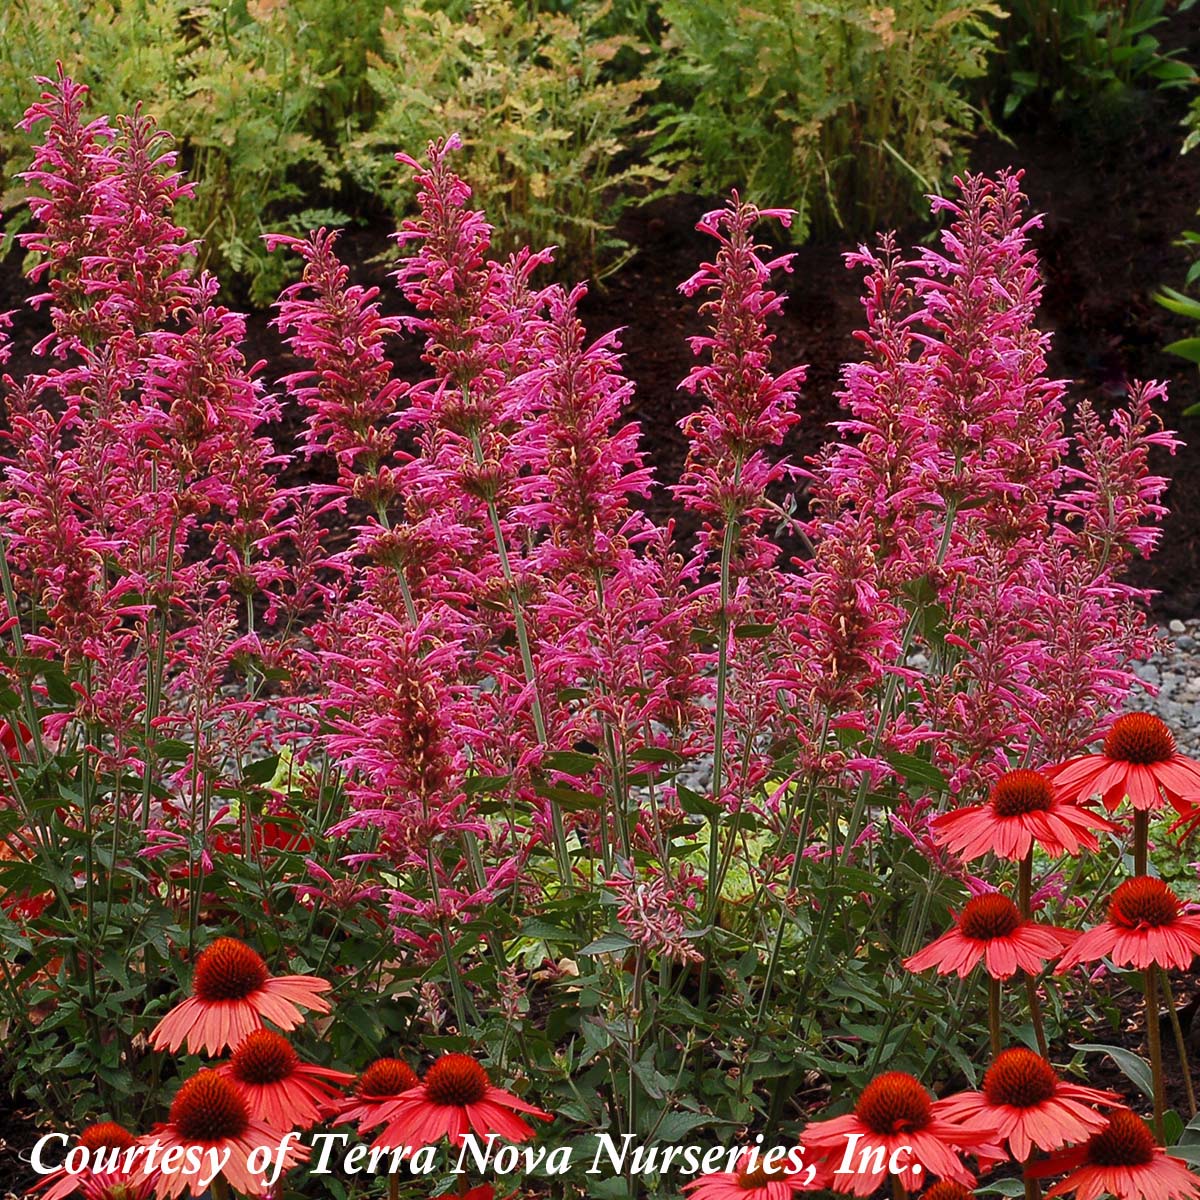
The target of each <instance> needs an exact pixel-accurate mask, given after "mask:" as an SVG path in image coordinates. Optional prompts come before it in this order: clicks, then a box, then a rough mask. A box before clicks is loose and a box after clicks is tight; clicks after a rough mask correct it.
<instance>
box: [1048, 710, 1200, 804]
mask: <svg viewBox="0 0 1200 1200" xmlns="http://www.w3.org/2000/svg"><path fill="white" fill-rule="evenodd" d="M1050 780H1051V782H1052V783H1053V784H1054V787H1055V790H1056V791H1057V792H1058V794H1059V796H1060V798H1061V799H1063V800H1067V801H1074V802H1076V803H1080V802H1082V801H1084V800H1088V799H1090V798H1091V797H1092V796H1096V795H1099V796H1100V798H1101V800H1103V802H1104V807H1105V808H1107V809H1108V810H1109V812H1112V811H1113V810H1114V809H1115V808H1116V807H1117V806H1118V805H1119V804H1120V803H1121V801H1122V800H1123V799H1124V798H1125V797H1126V796H1128V797H1129V802H1130V804H1132V805H1133V807H1134V808H1135V809H1136V810H1138V811H1142V812H1147V811H1150V810H1152V809H1156V808H1161V807H1162V804H1163V797H1164V796H1165V797H1166V798H1167V799H1168V800H1169V801H1170V802H1171V804H1172V805H1174V807H1175V808H1176V809H1177V810H1178V811H1179V812H1180V813H1182V814H1185V815H1187V814H1190V813H1191V812H1192V804H1191V803H1190V801H1191V800H1192V799H1194V798H1197V797H1200V763H1198V762H1196V761H1194V760H1193V759H1190V758H1188V757H1186V756H1185V755H1183V754H1180V753H1179V751H1178V750H1177V749H1176V748H1175V735H1174V734H1172V732H1171V731H1170V729H1168V728H1167V725H1166V723H1165V722H1164V721H1162V720H1161V719H1160V718H1159V717H1156V716H1153V715H1152V714H1150V713H1140V712H1137V713H1126V714H1125V715H1124V716H1122V717H1118V718H1117V720H1116V722H1115V723H1114V724H1113V727H1112V728H1111V729H1110V730H1109V731H1108V736H1107V737H1106V738H1105V739H1104V749H1103V750H1102V751H1101V753H1099V754H1083V755H1080V756H1079V757H1078V758H1071V759H1068V760H1067V761H1066V762H1065V763H1062V764H1061V765H1060V766H1057V767H1054V768H1052V770H1051V772H1050Z"/></svg>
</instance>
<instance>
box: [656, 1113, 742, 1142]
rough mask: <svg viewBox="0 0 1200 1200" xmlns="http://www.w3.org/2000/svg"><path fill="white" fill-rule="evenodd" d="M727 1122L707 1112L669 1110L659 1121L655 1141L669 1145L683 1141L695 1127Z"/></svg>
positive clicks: (699, 1127)
mask: <svg viewBox="0 0 1200 1200" xmlns="http://www.w3.org/2000/svg"><path fill="white" fill-rule="evenodd" d="M726 1123H727V1122H724V1121H718V1120H717V1119H716V1118H715V1117H710V1116H708V1115H707V1114H706V1113H695V1112H669V1113H667V1115H666V1116H665V1117H663V1119H662V1120H661V1121H660V1122H659V1124H658V1128H657V1129H656V1130H655V1131H654V1140H655V1142H662V1143H664V1144H665V1145H668V1146H669V1145H672V1144H674V1143H676V1142H682V1141H683V1140H684V1138H686V1137H687V1135H688V1134H689V1133H691V1132H692V1130H694V1129H703V1128H704V1127H705V1126H706V1125H723V1124H726Z"/></svg>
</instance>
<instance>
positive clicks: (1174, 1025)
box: [1152, 967, 1196, 1118]
mask: <svg viewBox="0 0 1200 1200" xmlns="http://www.w3.org/2000/svg"><path fill="white" fill-rule="evenodd" d="M1152 970H1154V971H1155V972H1158V971H1159V968H1158V967H1153V968H1152ZM1161 976H1162V988H1163V999H1164V1000H1165V1001H1166V1002H1167V1013H1168V1014H1169V1015H1170V1017H1171V1029H1172V1031H1173V1032H1174V1034H1175V1050H1176V1052H1177V1053H1178V1055H1179V1070H1180V1072H1181V1073H1182V1075H1183V1085H1184V1088H1185V1089H1186V1090H1187V1102H1188V1117H1189V1118H1192V1117H1195V1115H1196V1089H1195V1088H1194V1087H1193V1086H1192V1068H1191V1066H1190V1065H1189V1063H1188V1054H1187V1040H1186V1039H1185V1038H1184V1036H1183V1026H1182V1025H1180V1023H1179V1013H1178V1011H1177V1010H1176V1008H1175V997H1174V996H1173V995H1172V994H1171V979H1170V976H1169V975H1168V974H1167V973H1166V971H1162V972H1161Z"/></svg>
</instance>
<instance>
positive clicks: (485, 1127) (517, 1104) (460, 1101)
mask: <svg viewBox="0 0 1200 1200" xmlns="http://www.w3.org/2000/svg"><path fill="white" fill-rule="evenodd" d="M519 1112H521V1113H527V1114H528V1115H529V1116H532V1117H537V1118H539V1119H540V1120H542V1121H552V1120H554V1114H553V1113H548V1112H543V1111H542V1110H541V1109H540V1108H534V1106H533V1105H532V1104H527V1103H526V1102H525V1101H524V1100H522V1099H520V1098H519V1097H517V1096H514V1095H513V1094H512V1093H511V1092H505V1091H502V1090H501V1089H500V1088H498V1087H493V1086H492V1083H491V1080H489V1079H488V1076H487V1072H486V1071H485V1070H484V1069H483V1067H481V1066H480V1065H479V1063H477V1062H476V1061H475V1060H474V1059H473V1058H471V1057H470V1056H469V1055H466V1054H443V1055H442V1057H441V1058H439V1059H438V1060H437V1062H435V1063H434V1064H433V1066H432V1067H430V1068H429V1070H428V1071H426V1072H425V1078H424V1080H423V1081H422V1082H421V1083H420V1084H419V1085H418V1086H417V1087H415V1088H412V1089H410V1090H409V1091H407V1092H405V1093H404V1094H403V1095H402V1096H401V1097H400V1098H399V1099H398V1100H395V1101H393V1102H392V1105H391V1107H390V1108H389V1109H388V1110H386V1112H385V1114H384V1120H386V1121H387V1122H388V1125H387V1128H386V1129H385V1130H384V1131H383V1133H381V1134H380V1135H379V1137H378V1138H377V1139H376V1141H375V1145H376V1146H411V1147H412V1148H413V1149H414V1150H416V1149H419V1148H420V1147H421V1146H432V1145H433V1144H435V1143H436V1142H439V1141H440V1140H441V1139H442V1138H444V1137H448V1138H450V1140H451V1141H456V1142H461V1141H462V1140H463V1139H464V1138H465V1137H466V1135H467V1134H468V1133H471V1132H474V1133H477V1134H478V1135H479V1136H480V1137H484V1138H486V1137H487V1136H488V1135H489V1134H492V1133H495V1134H498V1135H499V1136H500V1137H502V1138H505V1139H507V1140H508V1141H510V1142H524V1141H527V1140H528V1139H529V1138H531V1137H533V1127H532V1126H531V1125H529V1124H527V1123H526V1122H525V1121H522V1120H521V1118H520V1117H518V1116H516V1115H515V1114H516V1113H519Z"/></svg>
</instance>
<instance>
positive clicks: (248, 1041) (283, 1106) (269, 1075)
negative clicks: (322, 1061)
mask: <svg viewBox="0 0 1200 1200" xmlns="http://www.w3.org/2000/svg"><path fill="white" fill-rule="evenodd" d="M217 1070H218V1072H219V1073H220V1074H221V1075H224V1076H225V1078H226V1079H228V1080H229V1081H230V1082H231V1083H232V1084H233V1086H234V1087H235V1088H236V1089H237V1091H238V1094H239V1095H240V1096H241V1097H242V1099H243V1100H245V1102H246V1107H247V1108H248V1109H249V1110H250V1115H251V1117H253V1118H255V1119H256V1120H260V1121H263V1122H265V1123H266V1124H268V1125H270V1126H271V1128H272V1129H278V1130H279V1131H280V1132H281V1133H287V1132H288V1131H290V1130H292V1129H307V1128H309V1126H311V1125H314V1124H315V1123H316V1122H317V1121H320V1120H321V1119H322V1118H323V1117H325V1116H326V1115H327V1114H328V1113H329V1112H330V1111H331V1110H332V1107H333V1106H332V1104H331V1102H332V1101H334V1100H340V1099H341V1098H342V1093H341V1091H340V1088H341V1087H342V1086H344V1085H345V1084H347V1083H350V1082H352V1081H353V1079H354V1076H353V1075H348V1074H347V1073H346V1072H345V1071H334V1070H332V1069H331V1068H330V1067H318V1066H315V1065H314V1064H312V1063H306V1062H301V1060H300V1057H299V1055H297V1053H296V1051H295V1050H293V1049H292V1046H291V1044H290V1043H289V1042H288V1040H287V1038H285V1037H284V1036H283V1035H282V1034H279V1033H276V1032H275V1031H274V1030H273V1029H256V1030H255V1031H254V1032H253V1033H248V1034H247V1035H246V1036H245V1037H244V1038H242V1040H241V1041H240V1042H239V1043H238V1045H237V1049H236V1050H234V1052H233V1057H232V1058H231V1059H230V1060H229V1061H228V1062H227V1063H223V1064H222V1065H221V1066H220V1067H218V1068H217Z"/></svg>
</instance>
